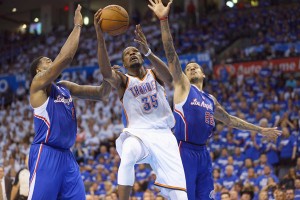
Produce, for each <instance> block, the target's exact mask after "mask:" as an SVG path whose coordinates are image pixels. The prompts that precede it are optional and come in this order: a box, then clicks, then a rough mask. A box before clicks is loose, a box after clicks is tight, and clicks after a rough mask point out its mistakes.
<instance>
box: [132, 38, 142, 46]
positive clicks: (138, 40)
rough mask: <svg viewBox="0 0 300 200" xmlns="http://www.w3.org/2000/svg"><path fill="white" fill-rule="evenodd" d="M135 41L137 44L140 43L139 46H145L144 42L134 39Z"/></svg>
mask: <svg viewBox="0 0 300 200" xmlns="http://www.w3.org/2000/svg"><path fill="white" fill-rule="evenodd" d="M133 41H135V42H137V43H139V44H141V45H144V43H143V42H142V41H140V40H137V39H133Z"/></svg>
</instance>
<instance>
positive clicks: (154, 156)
mask: <svg viewBox="0 0 300 200" xmlns="http://www.w3.org/2000/svg"><path fill="white" fill-rule="evenodd" d="M128 137H137V138H138V139H139V141H141V143H142V146H143V148H144V152H145V156H144V158H142V159H141V160H139V161H138V162H137V164H140V163H148V164H150V166H151V167H152V169H153V171H154V172H155V174H156V181H155V183H154V184H155V185H156V186H158V187H160V189H161V193H163V194H166V193H168V192H169V190H170V189H172V190H182V191H186V182H185V175H184V170H183V165H182V161H181V157H180V153H179V148H178V145H177V141H176V138H175V136H174V135H173V133H172V132H171V130H170V129H131V128H125V129H124V130H123V132H122V133H121V134H120V136H119V137H118V139H117V140H116V149H117V151H118V154H119V155H120V157H121V159H122V145H123V142H124V141H125V140H126V138H128Z"/></svg>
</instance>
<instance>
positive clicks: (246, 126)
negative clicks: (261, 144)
mask: <svg viewBox="0 0 300 200" xmlns="http://www.w3.org/2000/svg"><path fill="white" fill-rule="evenodd" d="M231 123H232V126H233V127H234V128H237V129H242V130H249V131H257V132H260V131H261V128H260V127H258V126H256V125H254V124H251V123H249V122H246V121H244V120H242V119H240V118H238V117H234V116H231Z"/></svg>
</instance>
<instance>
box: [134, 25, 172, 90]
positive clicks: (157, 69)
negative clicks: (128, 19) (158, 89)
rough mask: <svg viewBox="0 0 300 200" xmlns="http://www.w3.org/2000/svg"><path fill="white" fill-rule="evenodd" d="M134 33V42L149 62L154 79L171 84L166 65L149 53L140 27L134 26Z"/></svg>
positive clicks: (149, 50) (170, 76)
mask: <svg viewBox="0 0 300 200" xmlns="http://www.w3.org/2000/svg"><path fill="white" fill-rule="evenodd" d="M134 33H135V36H136V38H135V39H134V41H135V42H137V43H139V45H140V51H141V52H142V53H143V54H144V55H145V56H146V57H147V58H148V59H149V60H150V62H151V64H152V65H153V67H154V69H153V72H154V73H155V75H156V77H157V78H158V79H159V80H160V81H162V82H165V83H169V84H171V83H172V81H173V78H172V75H171V73H170V71H169V69H168V67H167V65H166V64H165V63H164V62H163V61H162V60H161V59H160V58H158V57H157V56H156V55H155V54H154V53H153V52H152V51H151V49H150V48H149V46H148V42H147V39H146V36H145V34H144V33H143V31H142V28H141V26H140V25H136V27H135V31H134Z"/></svg>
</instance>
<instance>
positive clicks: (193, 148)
mask: <svg viewBox="0 0 300 200" xmlns="http://www.w3.org/2000/svg"><path fill="white" fill-rule="evenodd" d="M214 108H215V106H214V101H213V99H212V97H211V96H210V95H209V94H207V93H205V92H203V91H200V90H199V89H198V88H197V87H196V86H194V85H191V87H190V91H189V94H188V97H187V99H186V100H185V101H184V102H182V103H180V104H175V109H174V116H175V119H176V125H175V136H176V138H177V140H178V142H179V148H180V154H181V158H182V162H183V167H184V171H185V176H186V183H187V193H188V199H189V200H198V199H201V200H206V199H213V198H214V192H213V190H214V185H213V178H212V170H213V169H212V162H211V158H210V155H209V152H208V150H207V148H206V142H207V140H208V138H209V137H211V136H212V130H213V128H214V126H215V121H214Z"/></svg>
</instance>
